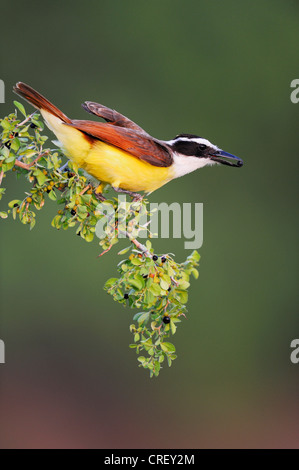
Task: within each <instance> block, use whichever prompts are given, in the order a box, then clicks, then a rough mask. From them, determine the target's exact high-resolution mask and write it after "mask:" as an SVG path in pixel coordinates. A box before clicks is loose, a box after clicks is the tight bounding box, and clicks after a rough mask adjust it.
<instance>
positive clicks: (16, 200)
mask: <svg viewBox="0 0 299 470" xmlns="http://www.w3.org/2000/svg"><path fill="white" fill-rule="evenodd" d="M21 202H22V201H20V199H13V200H12V201H10V202H9V203H8V207H10V208H11V209H12V208H13V206H14V205H15V204H17V205H18V206H19V205H20V204H21Z"/></svg>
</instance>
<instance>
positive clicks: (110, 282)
mask: <svg viewBox="0 0 299 470" xmlns="http://www.w3.org/2000/svg"><path fill="white" fill-rule="evenodd" d="M117 281H118V278H117V277H111V278H110V279H108V281H106V282H105V285H104V288H105V289H109V287H111V286H113V285H114V284H115V283H116V282H117Z"/></svg>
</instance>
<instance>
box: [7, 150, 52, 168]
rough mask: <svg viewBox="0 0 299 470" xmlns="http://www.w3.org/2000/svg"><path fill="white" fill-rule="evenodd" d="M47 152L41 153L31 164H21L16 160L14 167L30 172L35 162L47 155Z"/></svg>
mask: <svg viewBox="0 0 299 470" xmlns="http://www.w3.org/2000/svg"><path fill="white" fill-rule="evenodd" d="M48 153H49V152H43V153H41V154H40V155H38V156H37V157H36V158H35V159H34V160H33V162H31V163H23V162H21V161H19V160H16V161H15V166H19V167H20V168H24V169H25V170H30V168H31V167H32V166H33V165H35V163H36V162H38V160H40V159H41V158H42V157H44V156H45V155H48Z"/></svg>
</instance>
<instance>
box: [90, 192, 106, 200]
mask: <svg viewBox="0 0 299 470" xmlns="http://www.w3.org/2000/svg"><path fill="white" fill-rule="evenodd" d="M93 194H94V195H95V197H96V199H97V200H98V201H101V202H103V201H106V198H105V196H103V194H102V193H97V192H96V191H94V193H93Z"/></svg>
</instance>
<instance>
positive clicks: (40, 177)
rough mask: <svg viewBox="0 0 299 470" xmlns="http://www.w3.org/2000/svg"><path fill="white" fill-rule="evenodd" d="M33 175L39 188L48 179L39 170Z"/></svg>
mask: <svg viewBox="0 0 299 470" xmlns="http://www.w3.org/2000/svg"><path fill="white" fill-rule="evenodd" d="M33 174H34V176H35V177H36V179H37V182H38V184H39V186H42V185H43V184H44V183H45V182H46V181H47V179H48V177H47V176H46V175H44V174H43V172H42V171H41V170H39V169H38V168H37V169H36V170H34V172H33Z"/></svg>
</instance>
